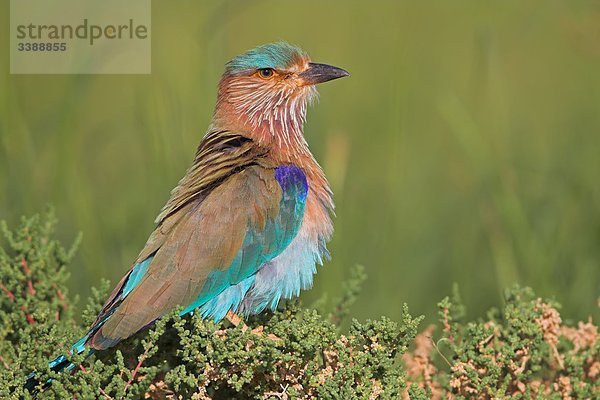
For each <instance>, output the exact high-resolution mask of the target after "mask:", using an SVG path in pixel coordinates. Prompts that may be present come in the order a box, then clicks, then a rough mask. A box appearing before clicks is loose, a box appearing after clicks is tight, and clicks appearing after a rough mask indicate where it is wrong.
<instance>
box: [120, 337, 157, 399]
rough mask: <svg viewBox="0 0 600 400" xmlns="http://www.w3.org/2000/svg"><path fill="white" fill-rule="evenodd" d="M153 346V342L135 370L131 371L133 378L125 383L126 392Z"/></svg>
mask: <svg viewBox="0 0 600 400" xmlns="http://www.w3.org/2000/svg"><path fill="white" fill-rule="evenodd" d="M151 348H152V343H150V345H149V346H148V348H147V349H146V351H144V354H142V356H141V357H140V361H139V362H138V363H137V365H136V366H135V368H134V369H133V372H132V373H131V379H129V381H127V383H126V384H125V389H124V392H127V389H128V388H129V386H131V384H132V383H133V379H134V378H135V375H136V374H137V372H138V370H139V369H140V367H141V366H142V363H143V362H144V361H145V360H146V356H147V355H148V352H149V351H150V349H151Z"/></svg>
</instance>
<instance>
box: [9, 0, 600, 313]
mask: <svg viewBox="0 0 600 400" xmlns="http://www.w3.org/2000/svg"><path fill="white" fill-rule="evenodd" d="M152 7H153V9H152V14H153V19H152V60H153V61H152V74H151V75H148V76H125V75H120V76H114V75H113V76H101V75H88V76H86V75H65V76H60V75H56V76H51V75H40V76H34V75H24V76H19V75H9V73H8V71H9V60H8V46H9V44H8V38H9V36H8V35H9V32H8V29H9V28H8V27H9V8H8V1H6V2H3V3H2V5H1V6H0V12H1V13H2V14H1V15H2V19H1V22H2V29H0V43H1V45H2V48H3V51H2V53H1V55H0V193H1V194H2V195H1V196H0V218H2V219H7V220H8V221H9V222H10V223H11V224H14V223H16V222H17V220H18V218H19V216H20V215H21V214H31V213H34V212H38V211H41V210H43V209H44V207H45V205H46V204H52V205H54V206H55V208H56V212H57V215H58V217H59V218H60V221H61V223H60V232H59V234H60V236H61V238H62V239H63V240H65V241H70V240H72V239H73V238H74V237H75V236H76V234H77V232H79V231H82V232H83V234H84V241H83V244H82V246H81V250H80V252H79V255H78V258H77V259H76V260H75V262H74V263H73V264H72V266H71V268H72V281H71V282H72V290H73V291H74V292H76V293H80V294H81V295H82V296H86V295H87V294H88V293H89V288H90V286H92V285H96V284H98V283H99V280H100V279H101V278H102V277H108V278H110V279H111V280H112V281H113V282H115V281H116V280H118V279H119V278H120V277H121V276H122V274H123V273H124V272H125V271H126V269H127V268H128V267H129V265H130V263H131V262H132V260H133V259H134V257H135V256H136V255H137V253H138V251H139V250H140V248H141V246H142V245H143V244H144V242H145V239H146V238H147V236H148V235H149V233H150V232H151V231H152V229H153V226H154V224H153V220H154V217H155V216H156V215H157V213H158V211H159V210H160V208H161V206H162V205H163V204H164V202H165V201H166V200H167V198H168V195H169V191H170V190H171V188H172V187H173V186H174V185H175V184H176V183H177V181H178V180H179V178H180V177H181V176H182V174H183V173H184V172H185V170H186V168H187V167H188V165H189V164H190V162H191V160H192V157H193V154H194V151H195V147H196V145H197V143H198V142H199V140H200V138H201V137H202V135H203V133H204V130H205V129H206V127H207V125H208V123H209V120H210V117H211V113H212V110H213V106H214V101H215V91H216V84H217V81H218V79H219V76H220V73H221V72H222V68H223V64H224V63H225V62H226V61H227V60H228V59H230V58H231V57H232V56H234V55H236V54H238V53H240V52H242V51H245V50H246V49H248V48H251V47H253V46H255V45H257V44H261V43H265V42H271V41H275V40H280V39H285V40H288V41H290V42H292V43H296V44H299V45H301V46H302V47H303V48H305V49H306V50H307V51H308V52H309V53H310V54H311V55H312V58H313V60H316V61H319V62H327V63H331V64H334V65H338V66H341V67H344V68H346V69H348V70H349V71H350V72H351V74H352V76H351V78H349V79H343V80H340V81H336V82H332V83H328V84H326V85H323V86H322V87H321V88H320V93H321V100H320V102H319V104H317V105H316V106H315V107H313V108H312V109H311V110H310V111H309V115H308V123H307V125H306V130H305V131H306V136H307V139H308V142H309V143H310V145H311V149H312V150H313V152H314V153H315V155H316V158H317V159H318V160H319V161H320V163H321V164H322V165H323V167H324V169H325V171H326V173H327V175H328V177H329V178H330V181H331V184H332V187H333V189H334V192H335V201H336V204H337V219H336V222H335V228H336V233H335V237H334V239H333V241H332V242H331V244H330V250H331V253H332V256H333V260H332V261H331V262H330V263H327V264H326V265H325V266H324V267H323V268H321V269H320V271H319V274H318V276H317V279H316V285H315V288H314V289H313V290H312V291H311V292H308V293H306V294H305V296H306V298H308V299H315V298H317V297H319V296H320V295H322V294H323V293H327V294H328V296H329V297H335V296H336V295H337V294H339V292H340V282H342V281H343V280H344V278H345V277H346V276H347V275H348V267H349V266H351V265H353V264H357V263H358V264H363V265H364V266H365V267H366V269H367V272H368V275H369V279H368V281H367V283H366V284H365V289H364V292H363V293H362V296H361V298H360V301H359V302H358V303H357V304H356V305H355V306H354V309H353V311H354V315H355V316H356V317H358V318H366V317H378V316H380V315H388V316H390V317H392V318H398V317H399V314H400V305H401V303H403V302H408V304H409V306H410V308H411V311H412V312H413V313H425V314H427V315H428V316H429V317H430V318H433V317H435V304H436V302H437V301H438V300H440V299H441V298H442V297H443V296H445V295H446V294H448V293H449V292H450V291H451V287H452V284H453V283H454V282H456V283H458V284H459V286H460V289H461V292H462V295H463V298H464V300H465V302H466V304H467V305H468V306H469V310H470V314H471V315H472V316H477V315H480V313H482V312H483V310H485V309H486V308H488V307H489V306H490V305H494V304H500V303H501V294H502V288H504V287H507V286H509V285H511V284H512V283H514V282H519V283H521V284H526V285H530V286H532V287H533V288H534V289H535V290H536V291H537V293H538V294H540V295H543V296H554V297H555V298H556V299H557V300H558V301H560V302H561V303H562V304H563V305H564V309H563V310H564V312H565V314H566V315H569V316H571V317H573V318H575V317H578V318H585V317H586V316H587V315H590V314H592V313H594V312H597V307H596V301H597V300H596V299H597V298H598V295H599V294H600V180H599V174H600V3H598V2H594V1H527V2H524V1H516V0H515V1H502V2H500V1H498V2H482V1H453V2H443V1H403V2H400V1H379V2H371V3H367V2H364V1H344V2H341V1H340V2H333V1H329V2H323V1H315V0H312V1H302V2H299V1H298V2H293V3H292V2H282V1H224V2H208V1H202V2H201V1H197V2H192V1H154V2H153V4H152Z"/></svg>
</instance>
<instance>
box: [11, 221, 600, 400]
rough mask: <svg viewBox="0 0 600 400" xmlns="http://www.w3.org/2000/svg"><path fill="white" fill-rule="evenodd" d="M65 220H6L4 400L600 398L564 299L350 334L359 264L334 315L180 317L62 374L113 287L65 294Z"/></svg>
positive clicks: (592, 354)
mask: <svg viewBox="0 0 600 400" xmlns="http://www.w3.org/2000/svg"><path fill="white" fill-rule="evenodd" d="M54 224H55V219H54V216H53V214H52V213H51V212H50V213H48V214H47V215H45V216H44V217H39V216H34V217H32V218H24V219H23V221H22V224H21V226H20V227H19V228H18V229H17V230H15V231H10V230H9V229H8V228H7V227H6V224H4V223H3V224H2V226H1V228H2V232H3V236H4V238H5V247H6V249H2V248H0V277H1V278H0V321H1V325H0V398H2V399H4V398H8V399H12V398H14V399H17V398H23V397H25V398H29V397H30V395H29V393H27V392H24V391H23V389H22V387H23V384H24V382H25V380H26V377H27V375H28V374H29V373H30V372H31V371H34V370H35V371H38V372H37V374H38V375H37V376H38V377H39V379H40V380H41V381H42V382H43V381H45V380H46V379H48V378H52V379H53V383H52V385H51V387H50V388H49V389H48V390H46V391H45V392H43V393H41V394H40V395H39V398H42V399H53V398H58V399H63V398H78V399H94V398H104V399H139V398H151V399H171V398H172V399H189V398H191V399H230V398H239V399H245V398H247V399H265V398H273V399H295V398H322V399H333V398H335V399H370V400H374V399H398V398H405V399H408V398H410V399H426V398H456V399H459V398H478V399H479V398H480V399H488V398H506V397H510V396H512V397H513V398H540V399H541V398H548V399H554V398H556V399H570V398H582V399H584V398H585V399H588V398H599V397H600V393H599V391H598V390H599V389H598V385H597V383H596V381H597V380H598V377H599V376H600V360H599V357H598V351H599V346H600V344H599V341H598V330H597V327H596V326H595V325H593V324H592V322H591V320H590V321H589V322H586V323H583V322H580V323H579V324H578V325H577V327H569V326H567V325H564V324H563V323H562V321H561V318H560V315H559V314H558V311H557V308H558V305H557V304H554V303H552V302H548V301H544V300H542V299H538V298H536V297H535V296H534V295H533V293H532V292H531V290H529V289H519V288H515V289H513V290H511V291H508V292H507V296H506V305H505V307H504V310H503V312H502V313H500V312H499V311H496V310H492V311H491V312H490V313H489V315H488V318H487V319H486V320H485V321H478V322H466V321H465V310H464V307H463V306H462V305H461V303H460V299H459V298H458V296H457V295H456V294H455V296H454V298H453V299H452V301H451V300H450V299H444V300H443V301H442V302H441V303H440V316H441V323H440V325H441V329H440V330H441V333H440V335H441V338H440V339H439V340H437V342H434V341H433V339H432V336H433V335H434V329H435V327H433V326H432V327H428V328H427V329H425V331H423V332H422V333H420V334H418V335H417V327H418V323H419V321H420V320H421V318H413V317H411V316H410V315H409V314H408V310H407V307H406V305H404V313H403V318H402V321H401V322H400V323H396V322H393V321H391V320H389V319H387V318H382V319H381V320H377V321H367V322H365V323H359V322H358V321H352V323H351V324H350V328H349V329H348V331H347V332H346V333H342V332H341V330H340V328H339V323H340V322H341V321H342V320H343V318H344V317H345V316H346V315H347V314H348V308H349V307H350V306H351V304H352V302H353V301H354V300H355V299H356V297H357V294H358V292H359V289H360V284H361V282H362V280H363V279H364V272H363V271H362V269H360V268H358V267H357V268H355V269H354V270H352V276H351V277H350V279H349V280H348V282H346V283H345V284H344V294H343V295H342V297H341V298H340V299H339V300H338V301H337V302H336V304H334V305H333V308H332V310H333V311H332V312H329V313H328V312H325V311H324V310H321V311H316V310H313V309H307V308H302V307H301V306H300V304H299V302H297V301H294V302H288V303H287V304H286V305H285V307H283V308H282V309H280V310H279V311H277V312H275V313H265V314H264V315H261V316H258V317H255V318H252V319H250V320H249V321H247V322H248V325H250V326H252V327H257V326H263V327H264V332H263V334H262V335H256V334H254V333H252V332H251V331H250V330H244V329H242V328H241V327H233V326H229V325H228V324H215V323H213V322H210V321H202V320H201V319H200V318H198V317H197V316H191V317H186V318H180V317H178V316H177V310H175V311H174V313H173V314H172V315H170V316H169V317H168V318H164V319H162V320H161V321H159V322H157V323H156V324H155V325H154V326H153V327H152V328H151V329H148V330H147V331H145V332H143V333H140V334H138V335H136V336H135V337H133V338H130V339H128V340H126V341H124V342H123V343H121V344H120V345H119V346H117V347H116V348H114V349H111V350H108V351H105V352H102V353H100V354H98V355H94V356H92V357H90V358H88V359H87V360H84V357H83V356H73V357H72V358H71V359H72V360H73V361H74V362H75V363H76V364H77V365H78V366H77V367H76V368H75V369H74V371H73V372H72V373H62V374H55V373H53V372H51V371H49V369H48V367H47V363H48V361H49V360H50V359H52V358H54V357H56V356H57V355H59V354H63V353H66V352H67V350H68V349H69V347H70V345H71V344H72V343H73V342H75V341H76V340H77V339H78V338H79V337H81V336H82V335H83V334H84V333H85V327H87V326H88V325H89V324H90V323H91V322H92V321H93V319H94V317H95V316H96V314H97V313H98V311H99V309H100V307H101V306H102V303H103V301H104V300H105V298H106V297H107V295H108V291H109V289H110V285H109V283H108V282H103V283H102V284H101V286H100V288H98V289H94V290H93V296H92V297H91V298H90V299H89V300H88V302H87V305H86V306H85V307H78V305H77V303H78V302H77V299H73V298H71V297H70V296H69V294H68V293H67V290H66V289H65V284H66V281H67V280H68V278H69V276H68V273H67V264H68V263H69V260H70V259H71V257H72V255H73V253H74V251H75V250H74V249H75V248H76V247H77V243H76V244H75V245H74V246H72V247H71V249H70V250H65V249H64V248H63V247H62V246H61V245H60V244H59V243H58V242H57V241H56V240H55V239H53V226H54ZM322 303H324V302H322ZM317 308H320V309H321V308H323V307H322V306H318V307H317ZM78 310H79V311H78ZM79 316H81V317H79ZM415 337H416V339H415ZM413 341H414V346H412V349H411V350H410V351H408V349H409V346H411V345H412V344H413ZM405 371H406V372H405Z"/></svg>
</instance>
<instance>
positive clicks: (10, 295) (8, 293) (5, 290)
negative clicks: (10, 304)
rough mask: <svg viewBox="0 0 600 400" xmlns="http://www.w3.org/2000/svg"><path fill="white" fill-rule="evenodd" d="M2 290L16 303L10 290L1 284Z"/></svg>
mask: <svg viewBox="0 0 600 400" xmlns="http://www.w3.org/2000/svg"><path fill="white" fill-rule="evenodd" d="M0 289H2V290H3V291H4V293H6V295H7V296H8V298H9V299H10V301H15V295H14V294H13V293H12V292H11V291H10V290H8V289H7V288H6V286H4V285H3V284H1V283H0Z"/></svg>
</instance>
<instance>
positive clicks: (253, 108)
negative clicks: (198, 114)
mask: <svg viewBox="0 0 600 400" xmlns="http://www.w3.org/2000/svg"><path fill="white" fill-rule="evenodd" d="M348 75H349V74H348V72H346V71H345V70H343V69H341V68H337V67H334V66H331V65H326V64H318V63H313V62H311V60H310V58H309V57H308V55H307V54H306V53H305V52H304V51H303V50H302V49H300V48H298V47H296V46H293V45H290V44H288V43H286V42H278V43H271V44H266V45H262V46H259V47H256V48H254V49H252V50H249V51H247V52H246V53H244V54H241V55H239V56H237V57H235V58H234V59H232V60H231V61H229V62H228V63H227V65H226V67H225V73H224V74H223V77H222V78H221V82H220V84H219V95H218V100H217V109H216V111H215V118H216V119H219V118H220V119H226V120H228V121H229V122H232V121H235V122H236V123H239V124H241V125H243V126H244V127H246V129H250V130H254V131H255V132H259V131H260V132H262V133H263V134H264V136H271V137H281V138H282V139H284V140H285V139H286V137H285V136H286V135H288V136H289V135H292V134H293V133H294V132H292V131H295V132H296V133H301V132H302V125H303V123H304V120H305V115H306V107H307V104H308V103H309V102H310V101H311V100H313V99H314V98H315V97H316V95H317V91H316V89H315V85H316V84H318V83H323V82H327V81H330V80H333V79H337V78H342V77H344V76H348Z"/></svg>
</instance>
